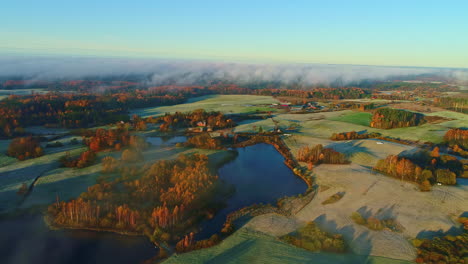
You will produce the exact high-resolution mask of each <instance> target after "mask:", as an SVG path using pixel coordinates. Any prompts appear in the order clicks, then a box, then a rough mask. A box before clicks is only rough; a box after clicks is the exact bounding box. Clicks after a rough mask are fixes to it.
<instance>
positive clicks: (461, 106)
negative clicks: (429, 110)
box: [434, 96, 468, 114]
mask: <svg viewBox="0 0 468 264" xmlns="http://www.w3.org/2000/svg"><path fill="white" fill-rule="evenodd" d="M434 105H435V106H439V107H442V108H445V109H448V110H452V111H456V112H460V113H464V114H468V98H467V97H445V96H444V97H437V98H434Z"/></svg>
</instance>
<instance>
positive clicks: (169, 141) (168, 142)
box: [146, 136, 187, 147]
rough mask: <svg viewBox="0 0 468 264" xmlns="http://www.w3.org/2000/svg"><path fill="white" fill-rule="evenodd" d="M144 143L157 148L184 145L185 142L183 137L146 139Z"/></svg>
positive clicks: (185, 139)
mask: <svg viewBox="0 0 468 264" xmlns="http://www.w3.org/2000/svg"><path fill="white" fill-rule="evenodd" d="M146 141H147V142H149V143H151V145H152V146H154V147H159V146H173V145H175V144H177V143H184V142H185V141H187V137H185V136H175V137H147V138H146Z"/></svg>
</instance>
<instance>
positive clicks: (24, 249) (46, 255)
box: [0, 137, 307, 264]
mask: <svg viewBox="0 0 468 264" xmlns="http://www.w3.org/2000/svg"><path fill="white" fill-rule="evenodd" d="M147 140H148V141H150V142H151V143H152V144H153V145H156V146H166V145H173V144H176V143H178V142H185V140H186V138H185V137H172V138H170V139H167V140H163V139H162V138H160V137H150V138H147ZM238 152H239V155H238V156H237V158H236V159H235V160H233V161H232V162H230V163H228V164H226V165H224V166H223V167H222V168H221V169H220V170H219V176H220V179H222V180H224V181H226V182H227V183H229V184H232V185H233V186H235V189H236V191H235V193H234V194H233V195H232V196H231V197H230V198H229V199H228V201H227V205H226V207H225V208H224V209H222V210H221V211H220V212H219V213H218V214H217V215H216V216H215V217H214V218H213V219H211V220H209V221H206V222H204V223H203V224H202V227H201V228H202V232H201V233H200V234H199V236H200V237H199V238H206V237H209V236H211V235H212V234H214V233H216V232H217V231H219V230H220V229H221V227H222V225H223V223H224V221H225V219H226V216H227V215H228V214H229V213H230V212H233V211H235V210H237V209H240V208H242V207H245V206H248V205H252V204H255V203H274V202H275V201H276V200H277V199H278V198H280V197H283V196H286V195H288V196H289V195H296V194H299V193H303V192H305V190H306V189H307V185H306V184H305V183H304V182H303V181H302V180H301V179H300V178H298V177H296V176H295V175H294V174H293V173H292V172H291V170H290V169H289V168H288V167H286V165H285V164H284V163H283V161H284V158H283V157H282V156H281V154H279V153H278V152H277V151H276V150H275V149H274V148H273V147H272V146H270V145H267V144H258V145H255V146H250V147H246V148H239V149H238ZM0 234H1V235H0V263H2V264H22V263H28V264H29V263H39V264H41V263H47V264H58V263H67V264H81V263H113V264H119V263H122V264H123V263H140V262H141V261H143V260H147V259H149V258H151V257H153V256H154V255H155V254H156V253H157V251H156V249H155V248H154V246H153V245H152V244H151V243H150V242H149V240H148V239H147V238H144V237H130V236H122V235H118V234H113V233H103V232H93V231H81V230H60V231H53V230H49V229H48V227H47V226H46V225H45V223H44V221H43V219H42V216H41V215H38V214H36V215H23V216H19V217H15V218H6V219H0Z"/></svg>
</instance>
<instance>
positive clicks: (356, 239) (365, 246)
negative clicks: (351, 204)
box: [314, 214, 372, 263]
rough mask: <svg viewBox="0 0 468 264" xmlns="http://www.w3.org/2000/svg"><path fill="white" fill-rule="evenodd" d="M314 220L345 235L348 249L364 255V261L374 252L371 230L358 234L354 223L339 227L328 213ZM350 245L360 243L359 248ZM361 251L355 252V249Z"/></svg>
mask: <svg viewBox="0 0 468 264" xmlns="http://www.w3.org/2000/svg"><path fill="white" fill-rule="evenodd" d="M314 222H315V223H316V224H317V225H318V226H319V227H320V228H322V229H324V230H325V231H327V232H331V233H337V234H341V235H343V238H344V240H345V242H346V244H347V250H348V251H353V253H356V254H358V255H360V257H362V259H361V260H362V261H363V262H362V263H365V262H366V261H367V259H368V258H369V256H370V253H371V252H372V241H371V239H370V237H369V231H367V230H366V231H363V232H361V233H360V234H359V235H357V231H356V229H355V228H354V226H353V225H345V226H343V227H341V228H338V225H337V224H336V221H335V220H328V219H327V215H326V214H322V215H320V216H318V217H317V218H315V219H314ZM350 245H359V247H358V248H353V247H350ZM356 250H357V251H359V252H354V251H356Z"/></svg>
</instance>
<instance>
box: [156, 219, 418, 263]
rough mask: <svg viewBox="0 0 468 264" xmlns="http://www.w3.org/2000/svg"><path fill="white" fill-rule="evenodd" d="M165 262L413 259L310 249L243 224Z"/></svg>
mask: <svg viewBox="0 0 468 264" xmlns="http://www.w3.org/2000/svg"><path fill="white" fill-rule="evenodd" d="M163 263H167V264H169V263H272V264H273V263H292V264H294V263H317V264H335V263H336V264H340V263H351V264H353V263H369V264H386V263H388V264H403V263H410V262H407V261H400V260H392V259H387V258H382V257H372V256H358V255H354V254H331V253H321V252H310V251H307V250H305V249H301V248H297V247H294V246H292V245H289V244H286V243H284V242H282V241H280V240H278V239H276V238H275V237H273V236H269V235H266V234H263V233H260V232H255V231H251V230H249V229H247V228H242V229H240V230H238V231H237V232H235V233H234V234H232V235H231V236H229V237H228V238H226V239H225V240H223V241H222V242H221V243H220V244H219V245H216V246H214V247H211V248H208V249H201V250H196V251H192V252H189V253H186V254H182V255H174V256H172V257H171V258H169V259H167V260H166V261H164V262H163Z"/></svg>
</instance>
